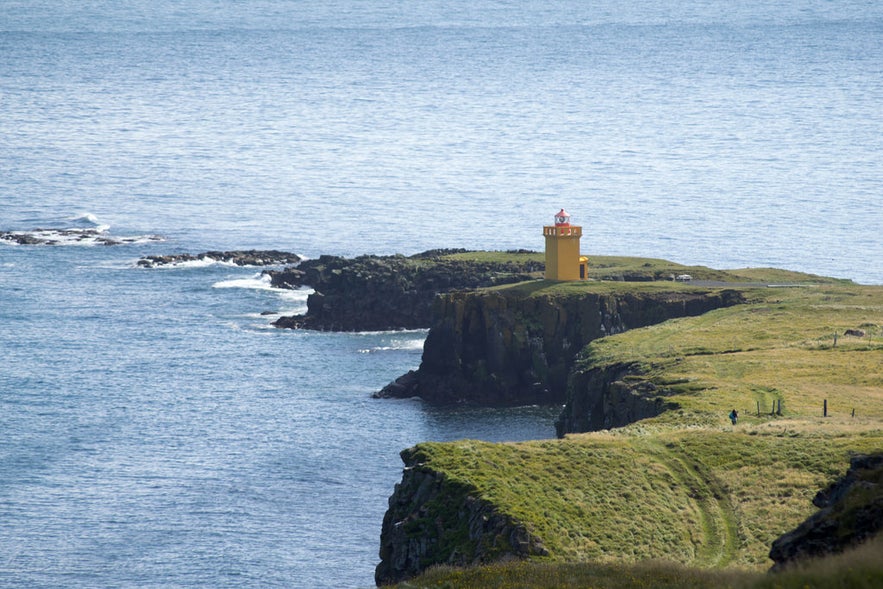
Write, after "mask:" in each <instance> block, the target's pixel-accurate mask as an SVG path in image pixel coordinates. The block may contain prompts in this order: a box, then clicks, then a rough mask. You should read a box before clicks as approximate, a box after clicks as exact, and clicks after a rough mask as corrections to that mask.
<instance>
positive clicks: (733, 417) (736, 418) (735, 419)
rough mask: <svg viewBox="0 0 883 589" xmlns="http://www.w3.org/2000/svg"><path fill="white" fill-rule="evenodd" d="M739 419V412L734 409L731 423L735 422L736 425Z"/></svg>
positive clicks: (731, 412) (731, 413)
mask: <svg viewBox="0 0 883 589" xmlns="http://www.w3.org/2000/svg"><path fill="white" fill-rule="evenodd" d="M738 419H739V412H738V411H736V410H735V409H733V410H732V411H730V421H732V422H733V425H736V421H737V420H738Z"/></svg>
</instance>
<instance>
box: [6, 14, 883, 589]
mask: <svg viewBox="0 0 883 589" xmlns="http://www.w3.org/2000/svg"><path fill="white" fill-rule="evenodd" d="M881 105H883V3H880V2H877V1H876V0H867V1H865V0H795V1H794V2H784V3H770V2H761V1H759V0H748V1H745V2H738V3H733V2H722V1H717V0H687V1H685V2H684V1H680V0H678V1H674V0H662V1H660V2H655V3H645V2H635V1H633V0H625V1H622V0H618V1H616V2H614V1H612V0H598V1H596V2H583V1H580V0H545V1H542V2H540V1H533V0H524V1H521V2H512V1H506V0H495V1H490V0H470V1H465V0H450V1H445V2H441V1H437V0H425V1H420V2H417V1H416V0H393V1H384V2H381V1H379V0H358V1H357V0H351V1H344V0H330V1H321V2H320V1H314V0H303V1H300V0H298V1H295V0H254V1H250V2H234V1H232V0H187V1H186V2H185V1H182V0H151V1H149V2H148V1H146V0H114V1H110V0H89V1H77V2H73V1H67V0H0V232H3V231H20V232H33V231H34V230H35V229H37V228H40V229H46V230H48V231H46V232H45V233H43V234H44V235H49V236H54V238H57V239H59V240H60V241H58V243H56V244H55V245H11V244H8V243H2V242H0V586H2V587H66V588H67V587H84V588H85V587H206V588H209V587H211V588H216V587H370V586H372V585H373V570H374V566H375V565H376V564H377V562H378V549H379V536H380V526H381V521H382V518H383V514H384V512H385V510H386V505H387V499H388V497H389V495H390V494H391V493H392V491H393V488H394V485H395V483H396V482H397V481H398V480H399V479H400V476H401V461H400V459H399V455H398V453H399V451H400V450H402V449H403V448H406V447H409V446H411V445H413V444H416V443H418V442H421V441H426V440H455V439H462V438H474V439H483V440H493V441H505V440H525V439H536V438H546V437H553V436H554V427H553V421H554V418H555V416H556V414H557V411H558V408H556V407H521V408H514V409H505V410H493V409H475V408H468V407H455V408H434V407H430V406H427V405H425V404H423V403H422V402H421V401H419V400H417V399H411V400H374V399H371V398H370V395H371V393H372V392H373V391H376V390H378V389H379V388H381V387H382V386H383V385H385V384H387V383H388V382H389V381H390V380H392V379H394V378H395V377H397V376H399V375H400V374H402V373H404V372H406V371H407V370H409V369H413V368H416V367H417V366H418V365H419V362H420V354H421V347H422V342H423V339H424V338H425V335H426V334H425V332H424V331H404V332H382V333H344V334H341V333H336V334H335V333H317V332H307V331H289V330H276V329H274V328H273V327H271V325H270V323H271V321H272V320H274V319H275V318H276V317H278V315H279V314H293V313H296V312H302V311H303V310H304V309H305V306H306V296H307V291H281V290H275V289H272V288H270V286H269V284H268V282H267V281H266V280H265V279H263V278H262V277H261V274H260V272H261V269H260V268H240V267H234V266H229V265H224V264H219V263H212V262H211V261H208V260H206V261H203V262H195V263H190V264H183V265H178V266H175V267H168V268H159V269H144V268H139V267H137V266H136V261H137V260H138V259H139V258H140V257H142V256H146V255H161V254H168V253H182V252H189V253H199V252H203V251H207V250H212V249H215V250H224V249H250V248H262V249H271V248H272V249H280V250H286V251H292V252H296V253H298V254H300V255H303V256H306V257H316V256H318V255H321V254H339V255H347V256H351V255H358V254H363V253H377V254H391V253H403V254H413V253H417V252H420V251H423V250H426V249H430V248H437V247H466V248H475V249H492V250H499V249H510V248H529V249H537V250H539V249H541V248H542V247H543V241H542V225H543V224H546V223H548V222H549V221H550V220H551V218H552V215H553V214H554V213H555V212H556V211H557V210H558V209H560V208H562V207H564V208H567V209H568V210H569V211H570V213H571V214H572V215H573V218H574V221H575V222H576V223H578V224H580V225H582V226H583V240H582V249H583V252H585V253H588V254H589V255H590V256H591V255H592V254H622V255H636V256H649V257H660V258H666V259H670V260H674V261H677V262H681V263H685V264H703V265H709V266H713V267H717V268H738V267H746V266H773V267H781V268H788V269H793V270H801V271H805V272H811V273H816V274H822V275H829V276H837V277H842V278H851V279H853V280H855V281H856V282H860V283H867V284H883V206H881V199H883V107H881ZM61 229H76V230H78V231H81V232H82V231H84V230H89V231H93V232H95V233H97V235H98V236H102V237H106V238H108V239H113V240H117V241H120V242H122V243H120V244H119V245H113V246H104V245H98V244H97V241H96V240H95V239H86V240H78V239H76V235H77V234H73V236H71V235H67V236H63V235H60V234H59V233H57V230H61ZM80 235H83V233H81V234H80Z"/></svg>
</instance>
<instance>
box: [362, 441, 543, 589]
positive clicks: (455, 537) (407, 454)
mask: <svg viewBox="0 0 883 589" xmlns="http://www.w3.org/2000/svg"><path fill="white" fill-rule="evenodd" d="M401 456H402V460H403V461H404V463H405V470H404V474H403V475H402V482H401V483H398V484H397V485H396V486H395V491H394V493H393V495H392V496H391V497H390V499H389V510H388V511H387V512H386V515H385V516H384V518H383V528H382V530H381V534H380V558H381V562H380V564H379V565H377V569H376V571H375V580H376V582H377V584H378V585H386V584H391V583H397V582H399V581H402V580H405V579H408V578H410V577H413V576H416V575H418V574H419V573H421V572H422V571H424V570H426V569H427V568H428V567H430V566H433V565H438V564H447V565H452V566H466V565H476V564H484V563H489V562H496V561H501V560H507V559H514V558H526V557H528V556H532V555H545V554H546V553H547V552H546V550H545V548H543V546H542V543H540V541H539V540H538V539H536V538H535V537H533V536H532V535H531V534H529V533H528V532H527V530H526V529H525V527H524V526H523V525H521V524H519V523H518V522H517V521H515V520H514V519H512V518H511V517H509V516H506V515H503V514H500V513H499V512H498V511H497V510H496V508H495V507H494V506H493V505H492V504H490V503H488V502H487V501H484V500H482V499H480V498H479V497H478V494H477V492H476V490H475V489H474V488H472V487H471V486H470V485H468V484H466V483H463V482H459V481H452V480H450V479H448V478H447V477H446V476H445V475H444V474H442V473H439V472H436V471H433V470H432V469H430V468H429V467H427V466H425V465H424V464H423V462H424V460H423V458H422V456H421V452H420V448H419V446H418V447H415V448H410V449H408V450H405V451H403V452H402V453H401Z"/></svg>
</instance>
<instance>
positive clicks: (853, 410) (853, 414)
mask: <svg viewBox="0 0 883 589" xmlns="http://www.w3.org/2000/svg"><path fill="white" fill-rule="evenodd" d="M852 416H853V417H855V407H853V408H852Z"/></svg>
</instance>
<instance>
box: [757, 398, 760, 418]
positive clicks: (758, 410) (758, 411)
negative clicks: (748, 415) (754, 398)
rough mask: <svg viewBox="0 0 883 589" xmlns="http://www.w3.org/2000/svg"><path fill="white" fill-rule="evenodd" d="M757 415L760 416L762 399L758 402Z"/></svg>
mask: <svg viewBox="0 0 883 589" xmlns="http://www.w3.org/2000/svg"><path fill="white" fill-rule="evenodd" d="M757 416H758V417H760V401H758V402H757Z"/></svg>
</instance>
